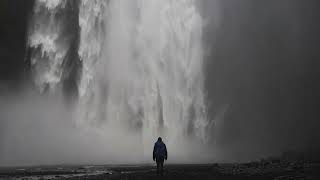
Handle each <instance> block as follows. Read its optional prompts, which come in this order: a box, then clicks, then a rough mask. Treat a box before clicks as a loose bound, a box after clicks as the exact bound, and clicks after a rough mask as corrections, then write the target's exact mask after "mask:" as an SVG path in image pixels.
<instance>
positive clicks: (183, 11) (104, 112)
mask: <svg viewBox="0 0 320 180" xmlns="http://www.w3.org/2000/svg"><path fill="white" fill-rule="evenodd" d="M195 3H196V2H195V0H134V1H132V0H105V1H103V0H81V1H67V0H36V2H35V8H34V15H33V19H32V21H31V23H30V27H31V28H30V36H29V46H30V47H31V48H33V49H34V51H33V53H32V56H31V65H32V74H33V77H34V78H33V79H34V82H35V84H36V86H37V87H38V88H39V89H40V91H41V92H43V91H44V90H45V89H46V87H49V88H50V90H51V91H58V88H57V87H58V86H59V85H61V83H62V81H63V73H64V72H65V71H67V70H66V69H65V68H66V67H65V66H64V64H65V62H66V61H70V60H69V59H68V57H69V56H68V55H67V54H68V51H69V49H70V48H71V44H72V43H73V41H76V40H75V38H74V35H73V34H72V33H70V32H69V31H68V29H70V28H72V27H70V25H69V24H68V23H69V21H70V19H68V18H67V16H68V15H70V12H71V14H72V11H73V9H75V8H79V9H78V11H74V12H76V13H78V14H77V17H78V27H79V37H78V39H79V41H78V47H77V48H78V51H77V55H78V57H79V58H80V61H81V63H82V68H81V74H80V77H79V81H78V94H79V95H78V100H77V102H76V103H74V104H73V105H74V106H75V107H74V108H73V109H74V112H73V114H74V116H73V119H74V123H75V124H76V126H77V128H79V129H82V130H85V131H96V132H99V133H98V134H100V135H101V136H102V137H106V138H105V142H106V143H108V144H110V143H111V144H112V141H123V139H126V138H128V139H130V141H131V140H136V141H137V142H134V144H139V145H140V146H141V147H143V148H142V152H143V151H144V155H143V156H144V157H146V158H150V157H149V156H150V152H149V151H151V150H150V149H152V143H153V141H154V140H155V139H156V138H157V137H158V136H163V137H164V139H165V141H166V142H167V144H168V148H169V153H170V149H171V155H172V156H174V155H177V156H179V154H183V151H182V149H183V148H186V149H188V148H189V150H190V152H192V151H193V150H192V148H191V144H192V146H195V144H197V143H202V142H205V141H206V138H207V137H206V135H207V125H208V121H207V117H206V107H205V102H204V92H203V91H204V90H203V88H204V85H203V83H204V77H203V52H202V42H201V39H202V26H203V22H202V18H201V16H200V14H199V12H198V10H197V8H196V4H195ZM132 137H136V138H133V139H131V138H132ZM117 138H118V139H117ZM119 138H121V139H120V140H119ZM102 139H103V138H102ZM125 142H127V141H125ZM193 142H196V143H193ZM123 147H125V145H123ZM109 148H110V147H109ZM114 148H115V147H114ZM186 149H185V151H187V150H186ZM195 153H197V154H198V153H199V152H195Z"/></svg>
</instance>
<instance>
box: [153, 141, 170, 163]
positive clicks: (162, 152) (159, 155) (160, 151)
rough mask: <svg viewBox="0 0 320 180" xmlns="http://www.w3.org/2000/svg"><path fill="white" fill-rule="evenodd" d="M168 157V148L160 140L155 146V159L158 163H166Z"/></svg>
mask: <svg viewBox="0 0 320 180" xmlns="http://www.w3.org/2000/svg"><path fill="white" fill-rule="evenodd" d="M167 157H168V152H167V147H166V145H165V144H164V143H163V142H162V140H161V139H158V141H157V142H156V143H155V144H154V148H153V159H154V160H155V159H156V160H157V161H164V159H167Z"/></svg>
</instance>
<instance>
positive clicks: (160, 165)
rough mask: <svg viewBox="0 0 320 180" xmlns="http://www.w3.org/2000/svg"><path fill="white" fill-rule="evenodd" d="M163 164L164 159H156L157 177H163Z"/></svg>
mask: <svg viewBox="0 0 320 180" xmlns="http://www.w3.org/2000/svg"><path fill="white" fill-rule="evenodd" d="M163 162H164V159H157V175H159V174H160V175H161V176H163Z"/></svg>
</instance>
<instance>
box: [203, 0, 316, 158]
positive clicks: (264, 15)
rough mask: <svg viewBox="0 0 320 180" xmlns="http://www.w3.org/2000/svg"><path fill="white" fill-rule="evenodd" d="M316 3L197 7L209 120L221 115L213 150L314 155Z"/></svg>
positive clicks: (219, 0)
mask: <svg viewBox="0 0 320 180" xmlns="http://www.w3.org/2000/svg"><path fill="white" fill-rule="evenodd" d="M319 4H320V3H319V2H318V1H312V0H310V1H300V0H285V1H276V0H274V1H273V0H271V1H263V2H262V1H254V0H246V1H232V0H216V1H210V0H206V1H204V6H203V12H204V16H205V17H207V19H208V20H209V23H208V26H206V28H205V30H204V32H205V35H204V43H205V46H206V47H209V50H210V52H209V53H208V55H207V57H206V62H207V65H206V70H205V73H206V83H205V85H206V90H207V94H208V97H209V98H208V99H209V100H210V102H209V105H210V106H209V108H210V111H209V112H210V113H211V114H210V117H215V116H216V114H219V111H225V115H224V119H223V120H222V121H223V122H219V123H218V126H219V127H217V128H219V133H220V134H219V135H218V140H217V143H218V145H217V146H221V147H225V148H226V149H228V150H226V151H232V150H231V149H232V148H230V147H235V149H236V151H238V152H235V153H239V154H243V155H246V154H250V153H251V154H255V153H256V154H257V156H258V155H259V152H263V153H266V154H267V153H271V152H276V153H277V152H281V151H285V150H286V149H295V148H297V149H318V148H319V147H317V146H318V145H317V144H318V143H316V141H317V140H316V139H319V137H320V133H319V131H318V128H317V127H319V121H318V120H317V119H319V117H320V115H319V113H318V110H317V108H316V107H317V104H319V100H320V85H319V80H320V71H319V67H320V62H319V61H318V59H320V49H319V48H320V34H319V33H320V24H319V23H318V22H317V21H318V19H319V17H320V16H319V15H320V13H319V12H318V11H317V8H318V7H319ZM213 5H216V6H218V11H219V12H214V9H217V8H213ZM211 17H216V18H211ZM216 20H218V21H219V22H216ZM212 32H214V33H212ZM224 107H226V110H224V109H225V108H224ZM221 109H222V110H221Z"/></svg>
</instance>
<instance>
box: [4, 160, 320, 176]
mask: <svg viewBox="0 0 320 180" xmlns="http://www.w3.org/2000/svg"><path fill="white" fill-rule="evenodd" d="M0 179H21V180H22V179H23V180H48V179H70V180H73V179H108V180H109V179H110V180H117V179H123V180H126V179H128V180H129V179H139V180H140V179H141V180H143V179H223V180H225V179H228V180H229V179H276V180H282V179H320V163H304V162H280V161H274V162H263V161H261V162H252V163H242V164H203V165H179V164H170V165H166V167H165V173H164V176H162V177H158V176H157V175H156V169H155V166H154V165H131V166H130V165H117V166H111V165H108V166H42V167H26V168H23V167H19V168H12V167H11V168H0Z"/></svg>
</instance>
